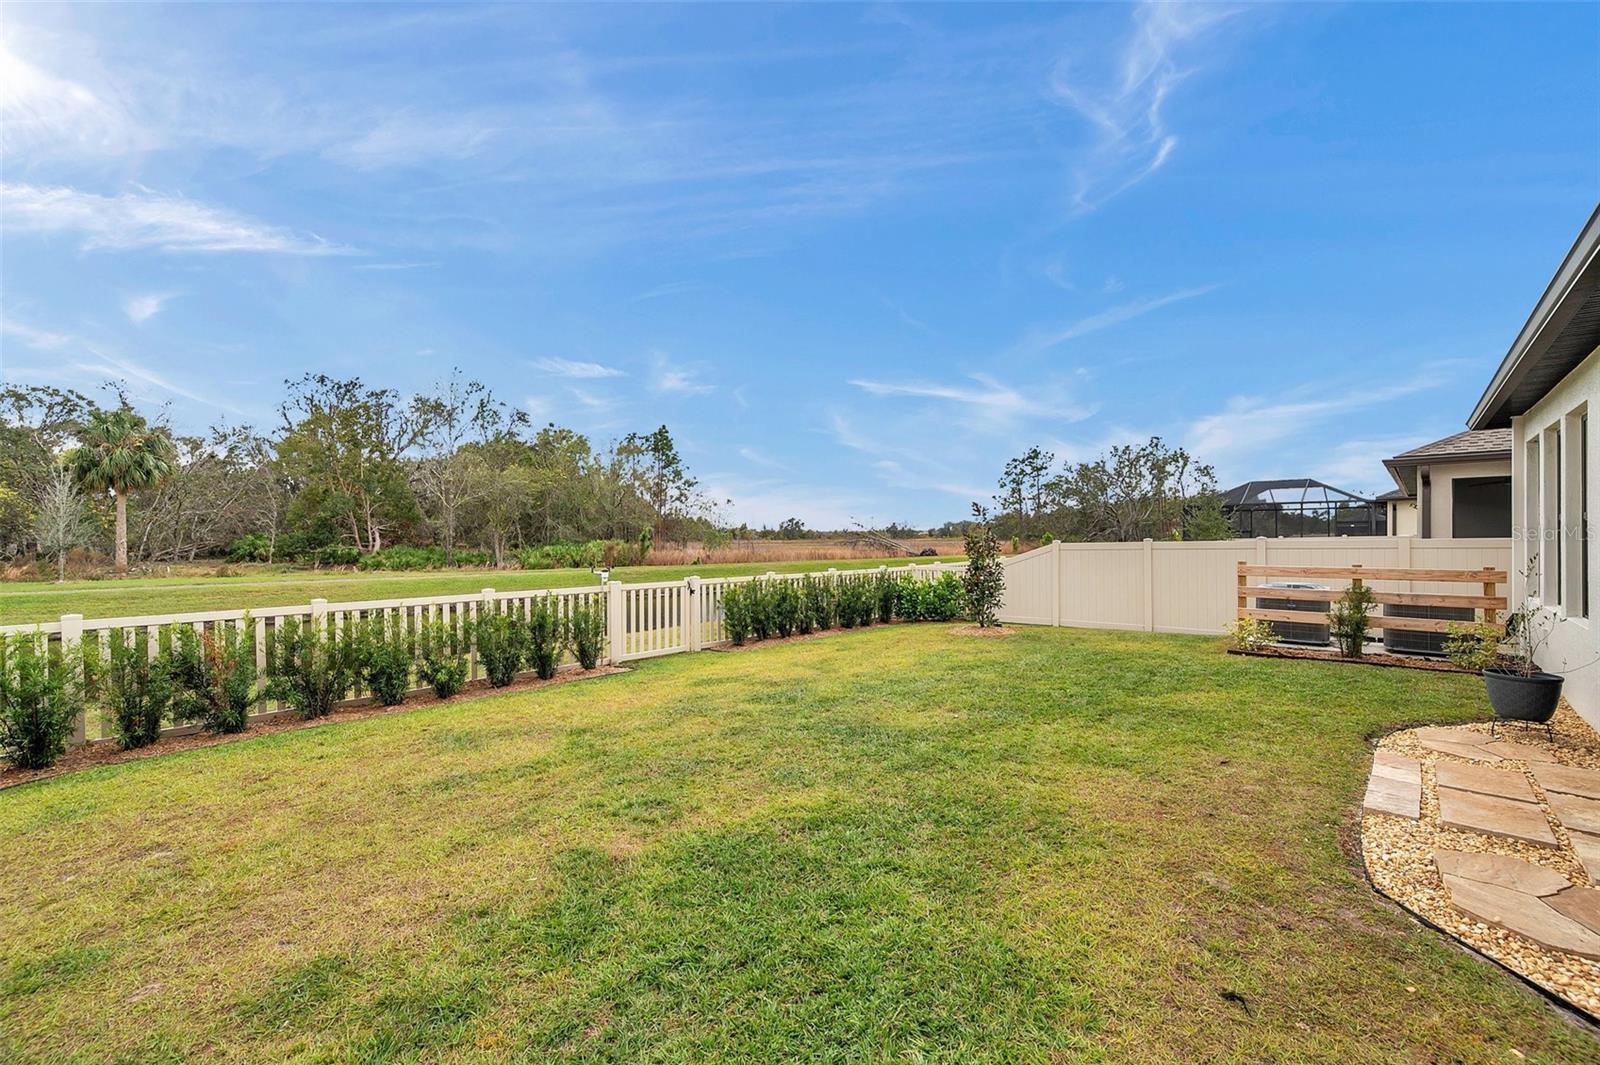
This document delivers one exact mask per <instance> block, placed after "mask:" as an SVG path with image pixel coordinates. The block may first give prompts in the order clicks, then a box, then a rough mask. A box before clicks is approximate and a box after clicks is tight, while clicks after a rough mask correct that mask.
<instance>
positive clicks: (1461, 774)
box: [1434, 761, 1533, 802]
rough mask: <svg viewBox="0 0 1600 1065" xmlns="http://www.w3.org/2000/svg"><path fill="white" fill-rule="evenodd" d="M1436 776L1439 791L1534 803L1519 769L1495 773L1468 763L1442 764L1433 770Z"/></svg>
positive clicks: (1484, 767)
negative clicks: (1453, 789) (1455, 789)
mask: <svg viewBox="0 0 1600 1065" xmlns="http://www.w3.org/2000/svg"><path fill="white" fill-rule="evenodd" d="M1434 773H1435V775H1436V776H1437V778H1438V780H1439V786H1440V787H1444V788H1460V789H1461V790H1462V791H1476V792H1479V793H1481V794H1484V795H1499V796H1501V797H1503V798H1507V799H1516V800H1518V801H1520V802H1533V788H1532V787H1531V786H1530V785H1529V784H1528V778H1527V777H1526V776H1525V775H1523V773H1522V771H1521V770H1520V769H1493V768H1490V767H1489V766H1482V765H1472V764H1469V763H1467V762H1444V761H1441V762H1439V764H1438V765H1436V766H1434Z"/></svg>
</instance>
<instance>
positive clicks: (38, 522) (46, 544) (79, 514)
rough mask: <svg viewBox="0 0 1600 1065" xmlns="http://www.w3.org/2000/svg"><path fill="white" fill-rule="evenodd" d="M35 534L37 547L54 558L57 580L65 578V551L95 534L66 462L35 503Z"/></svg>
mask: <svg viewBox="0 0 1600 1065" xmlns="http://www.w3.org/2000/svg"><path fill="white" fill-rule="evenodd" d="M33 521H34V536H35V538H36V539H37V540H38V542H39V550H40V551H41V552H43V553H44V554H45V555H46V556H47V557H48V556H54V557H55V560H56V580H57V581H58V582H60V581H64V580H66V579H67V553H68V552H69V551H71V550H72V549H73V548H75V547H82V546H83V545H84V544H86V543H88V542H89V538H90V537H91V536H92V535H94V522H93V521H92V520H91V519H90V517H89V513H88V508H87V506H86V505H85V501H84V498H83V494H82V493H81V492H79V491H78V484H77V481H76V480H74V478H73V476H72V472H71V471H70V470H68V469H67V468H66V467H65V466H57V467H56V468H55V472H54V474H53V475H52V476H51V478H50V480H48V481H46V482H45V488H44V492H43V493H42V494H41V495H40V497H39V500H38V503H37V505H36V506H35V507H34V519H33Z"/></svg>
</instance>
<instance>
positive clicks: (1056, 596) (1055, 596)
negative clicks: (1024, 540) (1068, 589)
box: [1050, 540, 1062, 629]
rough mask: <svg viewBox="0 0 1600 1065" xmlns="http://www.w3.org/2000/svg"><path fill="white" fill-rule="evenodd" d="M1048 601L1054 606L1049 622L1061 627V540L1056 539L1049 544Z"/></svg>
mask: <svg viewBox="0 0 1600 1065" xmlns="http://www.w3.org/2000/svg"><path fill="white" fill-rule="evenodd" d="M1050 546H1051V548H1052V549H1053V550H1052V551H1051V552H1050V584H1051V588H1050V602H1051V604H1052V605H1053V608H1054V617H1053V620H1052V621H1051V624H1052V625H1054V626H1055V627H1056V628H1058V629H1059V628H1060V627H1061V606H1062V604H1061V541H1060V540H1057V541H1055V543H1053V544H1051V545H1050Z"/></svg>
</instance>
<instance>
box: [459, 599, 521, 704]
mask: <svg viewBox="0 0 1600 1065" xmlns="http://www.w3.org/2000/svg"><path fill="white" fill-rule="evenodd" d="M472 635H473V639H474V640H475V641H476V643H477V646H478V657H479V658H480V659H481V660H482V661H483V671H484V672H485V673H486V674H488V676H489V683H490V685H492V686H493V687H496V688H504V687H505V686H506V685H507V684H510V683H511V682H512V681H513V680H515V679H516V676H517V670H519V669H521V668H522V663H523V660H524V659H526V658H527V656H528V626H527V624H526V623H525V622H523V620H522V619H521V618H519V617H517V616H516V615H515V614H511V613H508V612H506V611H502V610H497V611H494V612H492V613H488V614H482V615H480V616H479V617H478V623H477V625H476V626H475V628H474V630H473V634H472Z"/></svg>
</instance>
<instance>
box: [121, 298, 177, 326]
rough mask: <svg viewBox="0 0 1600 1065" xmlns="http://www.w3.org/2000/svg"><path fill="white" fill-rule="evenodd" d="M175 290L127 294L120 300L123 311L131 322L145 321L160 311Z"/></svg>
mask: <svg viewBox="0 0 1600 1065" xmlns="http://www.w3.org/2000/svg"><path fill="white" fill-rule="evenodd" d="M175 295H177V293H175V292H147V293H145V294H144V295H142V296H129V297H128V298H126V299H124V300H123V301H122V310H123V313H124V314H126V315H127V316H128V320H129V321H131V322H147V321H149V320H150V319H151V318H154V317H155V316H156V315H157V314H160V313H161V308H162V307H164V306H166V303H167V301H168V300H170V299H172V297H173V296H175Z"/></svg>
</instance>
